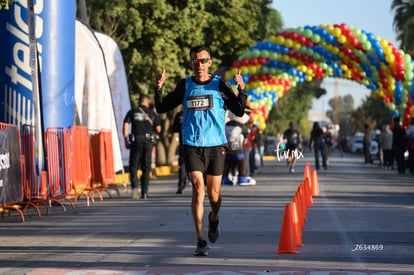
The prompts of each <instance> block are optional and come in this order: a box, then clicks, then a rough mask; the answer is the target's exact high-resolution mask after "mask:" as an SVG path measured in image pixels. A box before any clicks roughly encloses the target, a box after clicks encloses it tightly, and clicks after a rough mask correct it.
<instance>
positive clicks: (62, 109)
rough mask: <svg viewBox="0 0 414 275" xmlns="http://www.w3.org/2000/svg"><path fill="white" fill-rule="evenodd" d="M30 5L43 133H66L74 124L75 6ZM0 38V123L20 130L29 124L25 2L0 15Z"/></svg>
mask: <svg viewBox="0 0 414 275" xmlns="http://www.w3.org/2000/svg"><path fill="white" fill-rule="evenodd" d="M32 4H33V12H34V14H33V17H34V26H33V30H34V34H35V36H34V37H32V38H33V39H35V41H36V42H35V43H36V48H37V60H38V69H39V71H40V78H39V80H40V81H39V92H40V99H39V100H40V102H41V108H40V112H41V113H42V116H43V122H44V124H43V128H44V129H46V128H49V127H69V126H71V125H73V119H74V58H75V53H74V51H75V18H76V1H75V0H65V1H56V0H36V1H34V2H32ZM0 37H1V40H2V42H1V43H0V85H1V86H0V90H1V92H0V121H2V122H6V123H10V124H14V125H18V126H19V127H20V128H21V126H22V125H23V124H32V120H33V119H34V118H33V116H32V113H33V84H32V80H33V79H32V71H31V66H30V60H31V59H30V43H29V41H30V40H29V26H28V1H27V0H17V1H13V2H12V3H11V5H10V9H9V10H1V11H0ZM32 53H33V52H32ZM32 60H33V59H32ZM44 129H43V130H44Z"/></svg>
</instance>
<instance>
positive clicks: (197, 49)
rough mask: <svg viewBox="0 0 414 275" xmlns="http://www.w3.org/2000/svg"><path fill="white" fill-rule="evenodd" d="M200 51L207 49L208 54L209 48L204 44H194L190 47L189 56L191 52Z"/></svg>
mask: <svg viewBox="0 0 414 275" xmlns="http://www.w3.org/2000/svg"><path fill="white" fill-rule="evenodd" d="M201 51H207V52H208V55H210V48H209V47H207V46H205V45H199V46H195V47H194V48H192V49H191V50H190V58H191V55H192V54H193V53H199V52H201Z"/></svg>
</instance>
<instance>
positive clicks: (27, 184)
mask: <svg viewBox="0 0 414 275" xmlns="http://www.w3.org/2000/svg"><path fill="white" fill-rule="evenodd" d="M34 147H35V146H34V126H32V125H28V124H25V125H23V134H22V153H23V157H24V166H23V170H24V175H25V178H24V184H23V192H24V199H25V201H24V203H25V204H26V206H25V208H24V211H25V212H26V210H27V209H28V207H30V206H32V207H33V208H34V209H35V211H36V212H37V214H38V216H39V217H40V216H41V214H40V210H39V208H38V205H39V204H42V205H43V206H44V207H45V208H46V211H47V214H48V215H49V214H50V210H49V207H48V206H47V204H46V201H47V186H46V182H47V179H46V171H37V169H36V162H35V149H34ZM39 173H40V175H39Z"/></svg>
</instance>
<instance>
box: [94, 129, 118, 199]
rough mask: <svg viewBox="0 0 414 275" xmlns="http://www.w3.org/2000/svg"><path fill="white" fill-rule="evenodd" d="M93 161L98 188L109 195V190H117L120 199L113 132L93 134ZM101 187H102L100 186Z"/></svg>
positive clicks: (95, 181) (95, 182)
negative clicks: (116, 180)
mask: <svg viewBox="0 0 414 275" xmlns="http://www.w3.org/2000/svg"><path fill="white" fill-rule="evenodd" d="M90 137H91V138H90V140H91V160H92V181H93V183H94V184H95V185H97V186H96V187H97V188H98V189H100V190H103V191H105V192H107V193H108V195H109V196H110V197H112V196H111V193H109V192H108V189H112V190H115V191H116V193H117V194H118V197H120V193H119V190H118V187H117V185H116V183H115V166H114V152H113V148H112V132H111V131H110V130H105V129H103V130H101V131H99V133H92V134H91V136H90ZM98 185H100V186H98Z"/></svg>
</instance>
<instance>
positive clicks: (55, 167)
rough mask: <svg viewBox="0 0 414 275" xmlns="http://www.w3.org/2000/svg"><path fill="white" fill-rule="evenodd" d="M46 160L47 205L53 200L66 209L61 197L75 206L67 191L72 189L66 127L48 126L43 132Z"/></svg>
mask: <svg viewBox="0 0 414 275" xmlns="http://www.w3.org/2000/svg"><path fill="white" fill-rule="evenodd" d="M45 141H46V161H47V171H48V173H47V175H48V177H47V178H48V184H49V185H48V186H49V197H48V199H49V206H50V204H51V202H52V201H53V202H55V203H57V204H59V205H60V206H62V208H63V209H64V210H65V211H66V207H65V205H64V204H63V203H62V202H61V199H65V200H66V201H67V202H69V203H70V204H71V206H72V208H75V205H74V203H73V202H72V200H70V199H69V198H68V195H69V194H68V193H70V192H71V191H72V180H71V174H70V165H69V156H70V146H69V132H68V129H66V128H48V129H47V131H46V133H45Z"/></svg>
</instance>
